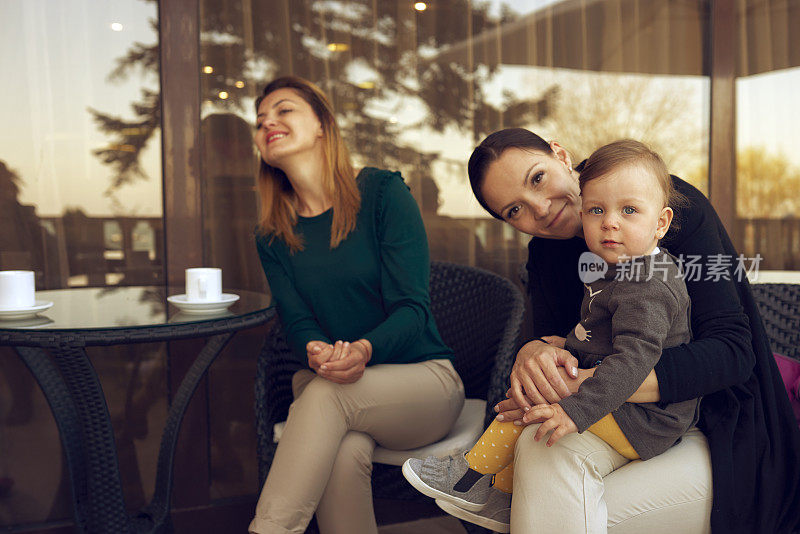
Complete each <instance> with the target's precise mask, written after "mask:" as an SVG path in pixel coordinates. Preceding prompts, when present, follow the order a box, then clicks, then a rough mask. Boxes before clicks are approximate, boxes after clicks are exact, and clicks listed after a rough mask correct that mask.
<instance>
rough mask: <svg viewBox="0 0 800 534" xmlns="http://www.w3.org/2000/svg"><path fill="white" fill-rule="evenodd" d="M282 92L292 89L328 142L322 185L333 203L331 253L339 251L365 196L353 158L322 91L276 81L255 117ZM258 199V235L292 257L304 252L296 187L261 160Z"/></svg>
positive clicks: (291, 79) (290, 80) (300, 82)
mask: <svg viewBox="0 0 800 534" xmlns="http://www.w3.org/2000/svg"><path fill="white" fill-rule="evenodd" d="M278 89H292V90H294V91H295V92H296V93H297V94H298V95H299V96H300V97H301V98H302V99H303V100H305V101H306V102H307V103H308V105H310V106H311V109H312V110H314V113H315V114H316V116H317V119H319V122H320V124H322V132H323V138H324V142H323V143H324V144H323V151H324V153H325V168H324V169H323V176H322V185H323V187H324V189H325V193H326V195H328V197H329V198H331V199H332V201H333V207H332V209H333V222H332V224H331V248H336V247H337V246H338V245H339V243H341V242H342V241H344V239H345V238H346V237H347V235H348V234H349V233H350V232H352V231H353V230H355V227H356V218H357V216H358V210H359V208H360V207H361V194H360V193H359V191H358V184H357V183H356V178H355V171H354V170H353V165H352V163H351V162H350V153H349V152H348V150H347V146H346V145H345V144H344V140H343V139H342V134H341V133H340V131H339V126H338V125H337V124H336V117H335V116H334V114H333V107H332V106H331V103H330V101H329V100H328V98H327V97H326V96H325V93H323V92H322V90H321V89H320V88H319V87H317V86H316V85H314V84H313V83H311V82H309V81H308V80H304V79H303V78H299V77H297V76H284V77H281V78H276V79H275V80H272V81H271V82H270V83H269V84H267V86H266V87H265V88H264V91H263V92H262V93H261V96H260V97H258V98H257V99H256V113H258V107H259V106H260V105H261V102H262V101H263V100H264V98H266V97H267V95H269V94H270V93H273V92H275V91H277V90H278ZM258 196H259V205H260V214H259V221H258V229H259V231H260V232H262V233H263V234H271V235H272V237H273V238H274V237H278V238H279V239H282V240H283V241H284V242H285V243H286V244H287V245H288V247H289V250H291V251H292V252H297V251H299V250H302V249H303V239H302V236H300V235H298V234H297V232H295V226H296V224H297V212H296V211H295V208H294V203H293V202H292V198H293V196H294V190H293V189H292V184H291V183H290V182H289V179H288V178H287V177H286V173H284V172H283V171H282V170H281V169H279V168H277V167H273V166H271V165H269V164H267V163H266V162H265V161H264V160H263V158H262V159H261V168H260V170H259V173H258Z"/></svg>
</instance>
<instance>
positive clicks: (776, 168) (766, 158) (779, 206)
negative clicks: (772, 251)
mask: <svg viewBox="0 0 800 534" xmlns="http://www.w3.org/2000/svg"><path fill="white" fill-rule="evenodd" d="M798 211H800V169H797V168H796V167H794V166H793V165H792V163H791V161H790V160H789V159H788V158H787V157H786V156H784V155H782V154H775V153H771V152H769V151H768V150H767V149H766V148H763V147H748V148H745V149H742V150H739V151H738V152H737V154H736V213H737V214H738V215H739V216H740V217H745V218H748V219H759V218H763V219H768V218H769V219H771V218H782V217H794V216H795V214H796V213H798Z"/></svg>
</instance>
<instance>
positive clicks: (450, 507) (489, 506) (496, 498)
mask: <svg viewBox="0 0 800 534" xmlns="http://www.w3.org/2000/svg"><path fill="white" fill-rule="evenodd" d="M436 504H437V505H438V506H439V508H441V509H442V510H444V511H445V512H447V513H448V514H450V515H452V516H453V517H457V518H459V519H463V520H464V521H467V522H469V523H474V524H476V525H479V526H481V527H483V528H488V529H489V530H492V531H494V532H510V531H511V494H510V493H505V492H502V491H500V490H498V489H494V488H492V492H491V494H490V495H489V500H488V501H486V506H484V507H483V510H481V511H480V512H470V511H469V510H464V509H463V508H459V507H458V506H455V505H454V504H452V503H450V502H447V501H445V500H444V499H436Z"/></svg>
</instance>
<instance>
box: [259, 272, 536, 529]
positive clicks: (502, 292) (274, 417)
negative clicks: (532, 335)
mask: <svg viewBox="0 0 800 534" xmlns="http://www.w3.org/2000/svg"><path fill="white" fill-rule="evenodd" d="M430 292H431V308H432V311H433V314H434V316H435V317H436V324H437V326H438V328H439V332H440V333H441V335H442V338H443V339H444V341H445V343H446V344H447V345H448V346H449V347H451V348H452V349H453V351H454V353H455V368H456V370H457V371H458V373H459V375H460V376H461V379H462V381H463V382H464V389H465V393H466V396H467V398H479V399H486V400H487V409H486V419H485V421H486V423H487V424H488V422H490V421H491V419H493V417H494V412H493V411H492V407H493V406H494V404H495V403H497V402H499V401H500V400H502V399H504V398H505V392H506V390H507V389H508V377H509V374H510V372H511V366H512V365H513V363H514V356H515V351H516V348H517V338H518V336H519V330H520V324H521V322H522V315H523V311H524V304H523V300H522V294H521V293H520V291H519V290H518V289H517V288H516V287H515V286H514V285H513V284H512V283H511V282H510V281H508V280H507V279H505V278H503V277H501V276H498V275H496V274H493V273H490V272H488V271H483V270H481V269H476V268H473V267H466V266H462V265H454V264H448V263H440V262H433V263H432V264H431V281H430ZM300 368H301V367H300V364H299V363H298V362H297V360H296V359H294V358H293V357H292V355H291V352H290V349H289V348H288V345H287V344H286V339H285V336H284V334H283V332H282V331H281V327H280V325H279V324H277V323H276V326H275V327H274V330H273V331H272V332H271V333H270V334H269V335H268V337H267V340H266V342H265V345H264V348H263V350H262V352H261V354H260V355H259V358H258V370H257V375H256V384H255V390H256V406H255V410H256V432H257V435H258V471H259V481H260V484H263V481H264V480H265V479H266V476H267V472H268V471H269V467H270V465H271V464H272V458H273V456H274V454H275V448H276V444H275V443H274V442H273V427H274V425H275V424H276V423H278V422H281V421H284V420H285V419H286V416H287V412H288V409H289V404H291V402H292V400H293V399H292V388H291V377H292V375H293V374H294V373H295V372H296V371H297V370H298V369H300ZM372 481H373V496H374V497H378V498H390V499H400V500H407V501H427V502H431V501H432V500H431V499H429V498H428V497H425V496H424V495H422V494H421V493H419V492H417V491H416V490H415V489H414V488H412V487H411V485H410V484H408V483H407V482H406V480H405V479H404V478H403V476H402V474H401V472H400V468H399V467H396V466H389V465H384V464H374V465H373V475H372ZM465 528H467V530H468V532H485V530H484V529H480V528H479V527H475V526H474V525H470V524H465Z"/></svg>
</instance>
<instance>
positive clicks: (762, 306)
mask: <svg viewBox="0 0 800 534" xmlns="http://www.w3.org/2000/svg"><path fill="white" fill-rule="evenodd" d="M750 287H751V288H752V290H753V296H754V297H755V299H756V303H757V304H758V310H759V311H760V312H761V318H762V319H763V320H764V328H765V329H766V330H767V335H768V336H769V341H770V344H771V345H772V350H774V351H775V352H778V353H780V354H783V355H784V356H788V357H790V358H794V359H795V360H800V284H752V285H751V286H750Z"/></svg>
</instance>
